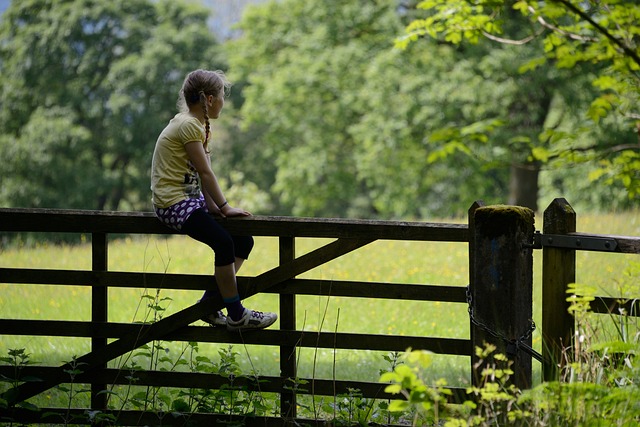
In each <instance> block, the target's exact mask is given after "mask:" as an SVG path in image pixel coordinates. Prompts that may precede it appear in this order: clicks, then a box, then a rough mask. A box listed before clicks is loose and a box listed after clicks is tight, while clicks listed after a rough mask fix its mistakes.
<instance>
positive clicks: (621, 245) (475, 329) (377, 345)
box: [0, 199, 640, 426]
mask: <svg viewBox="0 0 640 427" xmlns="http://www.w3.org/2000/svg"><path fill="white" fill-rule="evenodd" d="M223 224H224V226H225V228H227V229H228V230H229V231H230V232H231V233H242V234H251V235H254V236H275V237H278V239H279V265H278V266H277V267H275V268H273V269H272V270H269V271H267V272H265V273H262V274H260V275H258V276H255V277H244V276H243V277H239V278H238V287H239V290H240V293H241V295H242V296H243V298H246V297H249V296H251V295H254V294H256V293H259V292H266V293H276V294H278V295H279V313H278V314H279V319H280V328H279V329H273V328H272V329H267V330H264V331H262V332H261V333H259V334H244V335H243V336H241V337H240V336H239V335H237V334H232V333H229V332H226V331H224V330H220V329H217V328H210V327H200V326H189V325H190V324H192V323H193V322H195V321H196V320H198V319H200V318H201V317H202V316H203V315H204V314H206V313H210V312H212V310H216V309H219V308H221V307H222V305H223V304H222V301H221V299H220V298H219V297H218V298H214V299H212V300H209V301H207V302H202V303H197V304H194V305H193V306H191V307H187V308H185V309H183V310H181V311H179V312H178V313H175V314H173V315H170V316H167V317H165V318H163V319H161V320H159V321H158V322H156V323H153V324H143V325H141V324H127V323H114V322H109V321H108V310H109V307H108V303H107V289H108V288H109V287H111V288H115V287H134V288H140V287H146V288H152V289H155V288H157V289H184V290H202V289H205V288H207V287H209V286H210V283H211V281H212V276H209V275H189V274H165V273H134V272H116V271H109V270H108V263H107V260H108V251H109V238H108V236H109V235H122V234H170V233H171V232H170V231H169V230H167V229H166V228H164V226H162V225H161V224H160V223H159V222H158V221H157V219H156V218H155V217H154V216H153V215H152V214H150V213H122V212H95V211H64V210H37V209H0V232H45V233H58V232H64V233H82V234H87V235H90V236H91V246H92V269H91V270H50V269H36V268H29V269H25V268H11V267H5V266H1V268H0V283H7V284H15V285H16V286H19V285H20V284H43V285H56V286H58V285H59V286H65V285H74V286H89V287H91V292H92V297H91V298H92V306H91V322H82V321H51V320H15V319H5V318H1V317H2V316H1V314H0V335H35V336H52V337H86V338H90V339H91V352H89V353H87V354H85V355H83V356H80V357H78V358H77V360H76V363H80V364H81V366H82V367H83V368H82V370H83V373H82V374H80V375H78V377H77V378H76V379H75V381H76V382H78V383H86V384H91V390H92V399H91V408H82V409H72V410H67V409H61V408H42V410H41V411H40V412H31V411H27V410H23V409H21V408H19V407H17V406H16V404H17V403H19V402H23V401H26V400H27V399H29V398H31V397H33V396H36V395H38V394H40V393H42V392H44V391H46V390H48V389H50V388H53V387H55V386H57V385H59V384H62V383H66V382H68V381H69V374H68V370H69V369H70V368H71V366H70V365H69V364H66V365H63V366H59V367H49V366H37V367H29V368H28V369H27V370H26V371H25V373H26V374H29V375H32V376H36V377H38V378H40V379H41V381H38V382H24V383H22V384H21V385H20V386H19V387H17V388H15V389H13V390H11V391H10V392H7V393H5V394H4V395H2V398H3V399H4V400H5V401H6V402H7V408H4V409H0V417H2V416H3V417H5V419H7V418H10V419H13V420H16V421H19V422H33V423H38V422H40V423H44V422H48V420H47V419H44V418H42V417H43V414H47V416H55V414H58V415H60V416H62V414H64V413H66V414H69V413H72V414H73V413H77V415H78V416H82V415H83V414H84V413H85V411H86V410H87V409H92V410H96V411H103V412H104V413H109V411H110V410H109V409H108V408H107V394H106V393H104V391H105V390H107V389H108V387H109V385H112V384H123V385H126V384H127V383H128V381H129V380H128V379H126V378H125V377H124V376H123V375H121V374H120V373H119V371H118V370H115V369H110V368H107V362H109V361H111V360H113V359H115V358H117V357H119V356H121V355H123V354H126V353H129V352H131V351H132V350H134V349H136V348H138V347H140V346H142V345H144V344H146V343H150V342H152V341H154V340H167V341H197V342H215V343H230V344H255V345H274V343H275V344H276V345H277V346H278V347H279V348H280V375H279V376H277V377H267V376H260V377H258V378H254V379H253V380H251V379H247V378H244V379H237V380H236V384H235V385H237V386H243V387H247V388H248V389H251V388H257V389H259V390H260V391H261V392H272V393H278V394H279V395H280V408H281V417H257V418H255V419H252V421H251V423H250V424H249V425H265V426H267V425H269V426H270V425H283V423H285V424H291V425H297V424H296V423H301V422H305V423H309V422H313V424H314V425H329V423H328V422H327V423H326V424H325V423H324V422H322V421H317V420H300V419H298V418H297V416H298V414H297V397H298V396H299V395H301V394H309V393H310V392H309V391H308V390H306V391H305V390H301V389H293V388H292V387H291V380H292V379H293V378H297V366H296V359H295V357H289V356H290V355H291V354H293V353H294V352H295V350H296V348H301V347H309V348H328V349H347V350H377V351H389V352H390V351H404V350H405V349H407V348H409V347H411V348H414V349H425V350H430V351H433V352H435V353H439V354H447V355H458V356H469V357H470V359H471V366H472V365H473V363H474V360H473V351H472V350H473V348H474V347H475V346H478V345H482V343H483V342H484V341H488V342H492V343H495V344H496V345H497V346H498V349H499V350H501V351H503V352H505V353H507V354H508V355H509V356H510V357H511V358H512V360H514V363H515V365H514V366H515V371H516V375H515V377H514V382H515V384H516V385H518V386H520V387H528V386H530V385H531V370H532V369H531V363H532V361H531V359H532V356H533V357H536V358H538V359H540V360H545V361H546V362H545V363H544V375H545V378H546V379H550V378H552V377H553V375H555V368H554V367H555V366H556V365H557V363H556V361H557V360H559V357H558V355H559V349H560V348H561V345H562V344H566V343H570V342H571V341H570V340H571V337H572V330H573V321H572V318H571V317H570V316H569V315H568V313H567V310H566V297H565V294H564V290H565V289H566V286H567V285H568V284H569V283H572V282H573V281H574V279H575V251H576V250H607V251H615V252H623V253H639V252H640V250H639V249H640V244H639V241H640V239H638V238H631V237H620V236H596V235H586V234H578V233H575V213H574V212H573V210H572V209H571V207H570V206H569V205H568V203H566V201H565V200H564V199H557V200H555V201H554V202H553V203H552V204H551V205H550V206H549V208H548V209H547V210H546V211H545V213H544V233H543V234H540V233H536V232H534V227H533V212H531V211H529V210H527V209H524V208H517V207H502V206H499V207H496V206H484V205H483V203H482V202H476V203H475V204H474V205H473V206H472V207H471V209H470V210H469V224H443V223H423V222H398V221H365V220H345V219H311V218H289V217H260V216H256V217H250V218H242V219H240V218H238V219H235V218H234V219H227V220H225V221H224V222H223ZM296 238H331V239H335V240H333V241H331V242H330V243H328V244H326V245H324V246H322V247H320V248H318V249H316V250H314V251H312V252H310V253H308V254H305V255H302V256H298V257H296ZM576 239H578V241H580V242H581V243H579V244H578V243H576ZM376 240H407V241H425V242H462V243H464V242H468V243H469V272H470V278H469V282H470V284H469V286H468V287H467V286H442V285H438V286H434V285H427V284H425V285H415V284H397V283H394V284H391V283H371V282H354V281H349V282H347V281H335V280H334V281H332V285H331V289H330V295H331V296H341V297H358V298H390V299H396V300H413V301H442V302H448V303H460V304H465V305H468V306H469V307H468V309H469V314H470V322H469V325H470V339H458V338H434V337H425V336H393V335H384V334H354V333H326V332H322V333H313V334H309V333H306V334H305V333H304V332H303V331H300V330H299V325H297V324H296V295H328V292H329V290H328V289H327V287H326V286H323V283H322V281H320V280H312V279H299V278H296V276H299V275H301V274H303V273H304V272H306V271H309V270H311V269H313V268H316V267H318V266H320V265H322V264H324V263H327V262H329V261H332V260H335V259H338V258H340V257H341V256H343V255H345V254H347V253H350V252H352V251H355V250H357V249H359V248H361V247H363V246H366V245H368V244H370V243H371V242H374V241H376ZM571 245H573V247H572V246H571ZM540 248H542V249H543V259H544V266H543V283H544V285H543V288H544V290H543V319H542V327H543V331H542V336H543V338H544V340H545V344H548V345H545V346H544V348H543V349H542V350H543V354H542V355H540V354H539V353H538V352H536V351H535V350H533V349H532V348H531V346H532V343H531V342H532V340H531V333H532V332H533V328H534V324H533V322H532V320H531V319H532V316H533V315H532V304H533V298H532V281H533V279H532V276H533V273H532V258H533V257H532V253H533V251H534V250H535V249H540ZM598 301H600V304H597V305H594V307H593V308H594V310H595V311H606V310H614V309H615V308H616V305H617V304H618V302H617V301H616V300H615V299H613V298H611V299H608V298H602V299H599V300H598ZM627 312H629V313H637V310H636V309H635V307H627ZM0 374H1V375H4V376H5V377H11V375H13V374H12V372H11V370H10V369H8V367H0ZM136 375H137V377H138V382H137V383H136V384H137V385H149V386H160V385H161V386H163V387H175V388H211V389H216V388H220V387H223V386H224V385H225V384H228V382H229V379H228V378H224V377H222V376H218V375H215V374H205V373H179V372H171V373H167V372H154V371H141V372H138V373H137V374H136ZM300 380H301V379H299V378H298V381H300ZM302 380H306V381H309V382H313V394H315V395H324V396H335V395H336V394H341V393H346V392H347V391H348V390H349V389H357V390H359V391H360V393H361V394H362V396H363V397H365V398H375V399H389V398H397V396H391V395H388V394H387V393H385V392H384V388H385V384H380V383H378V382H362V381H348V380H339V381H335V380H319V379H312V378H307V379H302ZM476 380H477V376H476V375H472V381H476ZM451 391H452V399H453V400H456V401H462V400H465V399H466V396H465V391H464V389H463V388H456V387H454V388H451ZM0 408H1V406H0ZM74 411H75V412H74ZM117 415H118V424H121V425H122V424H125V425H137V424H157V423H158V418H157V414H153V413H150V412H145V411H133V410H131V411H122V412H118V414H117ZM220 416H221V415H220V414H204V413H198V414H191V415H190V416H189V421H190V422H194V423H200V424H207V423H208V424H210V425H213V424H214V423H215V421H216V420H218V419H219V418H220ZM232 418H233V417H231V418H230V417H228V416H227V417H226V418H225V420H226V421H229V420H230V419H232ZM236 421H238V420H237V419H236ZM239 421H242V419H240V420H239ZM162 423H163V424H172V421H171V420H170V419H168V417H165V418H164V419H163V421H162ZM184 423H185V420H184V419H180V418H176V419H174V421H173V424H175V425H184Z"/></svg>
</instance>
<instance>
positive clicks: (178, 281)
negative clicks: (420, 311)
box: [0, 268, 466, 303]
mask: <svg viewBox="0 0 640 427" xmlns="http://www.w3.org/2000/svg"><path fill="white" fill-rule="evenodd" d="M213 280H215V278H214V276H212V275H196V274H170V273H129V272H120V271H107V272H92V271H76V270H49V269H23V268H0V282H2V283H6V284H36V285H72V286H109V287H111V288H120V287H126V288H151V289H185V290H203V289H207V288H208V287H209V286H211V282H212V281H213ZM253 280H255V278H254V277H244V276H238V283H239V284H240V286H244V287H246V286H247V285H248V284H249V282H250V281H253ZM262 292H264V293H278V294H286V295H325V296H327V295H329V294H330V295H333V296H344V297H362V298H373V297H375V298H381V299H401V300H416V301H442V302H459V303H465V302H466V296H465V292H466V288H465V287H462V286H446V285H422V284H403V283H383V282H357V281H339V280H332V281H331V287H329V286H327V281H325V280H318V279H295V278H294V279H288V280H285V281H283V282H282V283H279V284H276V285H274V286H273V287H271V288H269V289H265V290H263V291H262Z"/></svg>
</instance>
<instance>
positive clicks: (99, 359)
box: [1, 239, 374, 406]
mask: <svg viewBox="0 0 640 427" xmlns="http://www.w3.org/2000/svg"><path fill="white" fill-rule="evenodd" d="M373 241H374V240H369V239H338V240H336V241H334V242H331V243H329V244H327V245H325V246H323V247H321V248H319V249H316V250H314V251H312V252H309V253H308V254H305V255H303V256H301V257H299V258H296V259H295V260H293V261H291V262H289V263H286V264H283V265H280V266H278V267H275V268H273V269H272V270H269V271H267V272H265V273H263V274H261V275H259V276H257V277H255V278H254V279H253V280H249V283H248V284H246V285H245V286H239V288H241V289H239V290H240V293H241V295H243V298H247V297H250V296H252V295H255V294H257V293H259V292H262V291H264V290H266V289H268V288H270V287H272V286H274V285H277V284H279V283H280V282H283V281H285V280H288V279H291V278H293V277H294V276H296V275H298V274H301V273H303V272H305V271H308V270H310V269H312V268H315V267H318V266H320V265H322V264H324V263H326V262H329V261H331V260H333V259H336V258H338V257H340V256H342V255H345V254H347V253H349V252H352V251H354V250H356V249H358V248H361V247H362V246H365V245H368V244H369V243H371V242H373ZM223 306H224V304H223V302H222V298H221V297H220V296H219V295H216V296H215V297H213V298H210V299H208V300H206V301H202V302H199V303H196V304H194V305H192V306H190V307H187V308H185V309H183V310H181V311H179V312H177V313H175V314H172V315H171V316H168V317H165V318H164V319H161V320H159V321H158V322H155V323H152V324H146V325H142V326H141V327H140V329H139V331H138V332H137V333H135V334H130V335H127V336H125V337H123V338H120V339H119V340H116V341H114V342H112V343H109V344H107V346H106V347H104V348H102V349H100V350H95V351H92V352H89V353H87V354H85V355H83V356H81V357H78V358H76V359H75V361H74V365H75V366H76V367H77V366H82V367H83V368H84V372H88V371H91V370H92V369H95V368H96V367H99V366H101V365H103V364H105V363H107V362H108V361H110V360H113V359H115V358H116V357H119V356H122V355H123V354H126V353H128V352H129V351H132V350H134V349H136V348H138V347H140V346H143V345H145V344H147V343H149V342H151V341H154V340H158V339H161V338H162V337H164V336H166V335H168V334H170V333H172V332H175V331H177V330H178V329H180V328H182V327H185V326H188V325H189V324H191V323H193V322H195V321H196V320H198V319H200V318H202V317H203V316H205V315H206V314H208V313H211V312H213V311H215V310H219V309H220V308H222V307H223ZM70 369H75V368H74V367H73V366H71V364H70V363H65V364H64V365H62V366H61V367H59V368H58V369H57V371H56V373H55V374H53V375H52V376H51V377H50V378H48V379H47V380H46V381H41V382H28V383H24V384H21V385H20V386H18V387H16V388H13V389H10V390H8V391H6V392H5V393H3V394H2V395H1V397H2V399H4V400H5V401H6V402H7V404H8V405H9V406H13V405H15V404H17V403H19V402H23V401H25V400H27V399H29V398H31V397H33V396H36V395H37V394H40V393H42V392H44V391H46V390H49V389H50V388H53V387H55V386H57V385H59V384H62V383H64V382H67V381H68V380H69V374H68V373H67V372H65V371H68V370H70Z"/></svg>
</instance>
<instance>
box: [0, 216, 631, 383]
mask: <svg viewBox="0 0 640 427" xmlns="http://www.w3.org/2000/svg"><path fill="white" fill-rule="evenodd" d="M539 217H541V215H539ZM541 222H542V220H541V218H538V220H537V224H536V229H541V228H542V225H541ZM578 231H583V232H593V233H603V234H604V233H606V234H619V235H631V236H640V212H627V213H620V214H607V215H581V216H578ZM325 242H326V240H320V239H300V240H298V241H297V251H298V255H300V254H303V253H306V252H308V251H310V250H312V249H314V248H316V247H318V246H319V245H321V244H322V243H325ZM277 247H278V246H277V239H275V238H257V239H256V247H255V249H254V252H253V253H252V255H251V257H250V259H249V261H248V262H247V263H246V264H245V267H243V270H242V271H241V272H240V274H241V275H247V276H253V275H257V274H260V273H262V272H264V271H267V270H268V269H270V268H273V267H274V266H276V265H277V259H278V254H277ZM534 262H535V266H534V269H535V270H534V282H535V295H534V301H535V302H534V304H535V306H534V313H535V318H534V320H535V321H536V323H537V324H538V325H540V324H541V320H540V312H541V311H540V306H539V301H540V293H541V290H540V272H541V266H540V264H541V252H540V251H535V253H534ZM634 262H636V263H638V262H640V257H638V256H637V255H621V254H602V253H595V252H580V253H578V272H577V282H579V283H585V284H592V285H596V286H599V287H601V288H602V292H603V294H607V295H618V294H619V290H620V289H621V288H625V286H627V285H628V282H629V280H630V278H629V277H627V276H625V274H624V272H625V270H626V269H627V268H628V267H629V266H630V265H631V264H632V263H634ZM212 265H213V254H212V253H211V252H210V250H209V249H208V248H207V247H205V246H204V245H201V244H199V243H196V242H193V241H191V240H190V239H189V238H186V237H182V236H175V237H171V238H168V239H166V238H161V237H155V236H137V237H135V236H134V237H130V238H123V239H119V240H116V241H114V242H112V243H111V244H110V246H109V269H110V270H114V271H140V272H165V271H166V272H170V273H193V274H210V273H211V272H212ZM0 267H14V268H15V267H24V268H54V269H55V268H59V269H87V270H88V269H90V268H91V253H90V245H89V244H83V245H78V246H51V245H41V246H38V247H35V248H12V249H9V250H5V251H3V252H1V253H0ZM301 277H307V278H310V277H313V278H317V279H322V280H324V281H326V285H327V286H328V287H330V286H331V283H332V281H340V280H362V281H376V282H392V283H394V282H395V283H413V284H434V285H438V284H442V285H454V286H466V285H467V283H468V259H467V245H466V244H462V243H429V242H398V241H379V242H375V243H373V244H371V245H369V246H367V247H365V248H362V249H360V250H358V251H356V252H354V253H352V254H349V255H347V256H345V257H343V258H342V259H340V260H337V261H334V262H332V263H329V264H326V265H324V266H322V267H319V268H317V269H315V270H313V271H311V272H309V273H307V274H305V275H304V276H301ZM636 279H637V277H636ZM636 281H637V280H636ZM635 289H636V290H637V286H636V287H635ZM155 292H156V291H155V290H154V289H111V290H110V291H109V299H110V302H109V304H110V306H109V310H110V312H109V320H110V321H114V322H129V321H134V320H143V319H144V318H145V316H147V315H148V314H149V311H148V309H147V307H146V302H143V298H142V296H143V295H145V294H151V295H155ZM631 292H633V291H631ZM160 296H161V298H162V297H170V298H171V301H165V302H164V304H166V305H167V309H166V312H165V313H164V315H165V316H166V315H169V314H172V313H174V312H176V311H178V310H180V309H182V308H184V307H186V306H188V305H190V304H193V303H194V302H195V301H196V300H197V299H198V298H199V297H200V292H193V291H163V292H162V293H161V295H160ZM634 296H638V295H634ZM145 301H146V300H145ZM245 304H246V305H247V306H248V307H250V308H255V309H260V310H263V311H277V310H278V300H277V296H275V295H267V294H262V295H257V296H255V297H252V298H250V299H248V300H246V302H245ZM0 313H1V315H0V316H1V317H2V318H5V319H7V318H14V319H51V320H85V321H87V320H89V319H90V289H89V288H88V287H60V286H46V285H14V284H3V283H0ZM298 325H299V327H300V328H303V329H304V330H305V331H310V332H313V331H318V330H320V329H321V330H322V331H328V332H333V331H336V330H337V331H340V332H355V333H372V334H396V335H425V336H435V337H452V338H468V336H469V320H468V313H467V307H466V304H451V303H440V302H407V301H393V300H383V299H379V300H375V299H353V298H341V297H329V298H327V297H308V296H300V297H298ZM273 327H275V328H278V323H276V324H275V325H274V326H273ZM533 338H534V347H536V348H538V349H539V348H540V345H541V342H540V332H539V330H537V331H536V332H534V335H533ZM16 348H25V349H26V350H27V352H28V353H30V354H31V359H32V360H33V361H37V362H39V363H41V364H45V365H58V364H60V363H62V362H64V361H68V360H70V359H71V358H72V356H74V355H82V354H84V353H86V352H88V351H89V341H88V340H86V339H80V338H55V337H53V338H48V337H16V336H2V338H1V341H0V354H2V355H6V354H7V351H8V350H9V349H16ZM170 348H171V350H170V354H171V355H177V354H178V353H179V352H180V349H181V344H179V343H173V344H171V345H170ZM217 349H218V347H217V346H216V345H214V344H202V345H201V349H200V352H201V353H202V354H206V355H207V356H208V357H210V358H212V359H214V358H215V356H216V354H217ZM235 350H236V351H237V352H238V353H240V356H239V358H240V359H241V366H242V369H243V371H244V372H247V373H249V372H250V371H251V369H252V367H253V368H255V369H256V370H257V371H258V372H259V373H260V374H262V375H278V374H279V365H278V360H279V353H278V348H277V347H251V346H247V347H242V348H238V347H236V348H235ZM298 357H299V360H300V363H299V372H298V375H299V376H300V377H312V376H313V377H315V378H332V377H333V375H334V371H335V376H336V377H337V378H338V379H351V380H363V381H377V380H378V378H379V371H380V369H385V368H387V367H388V366H387V362H385V361H384V360H383V358H382V354H381V353H376V352H364V351H359V352H355V351H334V350H332V349H317V350H316V349H304V350H302V351H301V353H300V354H299V355H298ZM314 361H315V362H314ZM118 363H119V362H118V361H114V362H112V365H113V366H119V365H118ZM534 366H536V370H539V366H538V364H537V363H535V364H534ZM432 368H433V378H434V379H437V378H446V379H447V381H448V383H449V384H450V385H454V386H463V385H467V384H468V383H469V375H470V374H469V359H468V358H467V357H453V356H437V357H436V358H435V363H434V365H433V367H432Z"/></svg>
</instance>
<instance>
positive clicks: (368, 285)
mask: <svg viewBox="0 0 640 427" xmlns="http://www.w3.org/2000/svg"><path fill="white" fill-rule="evenodd" d="M263 292H265V293H278V294H295V295H323V296H337V297H353V298H380V299H396V300H411V301H440V302H453V303H465V304H466V302H467V300H466V287H463V286H445V285H418V284H403V283H382V282H356V281H340V280H331V281H327V280H319V279H290V280H286V281H284V282H282V283H280V284H278V285H275V286H273V287H272V288H269V289H267V290H265V291H263Z"/></svg>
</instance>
